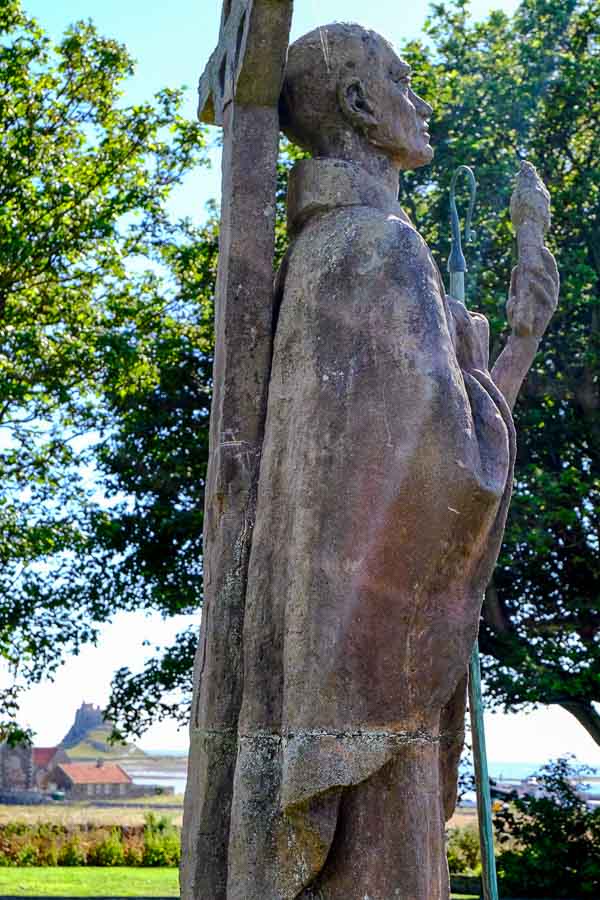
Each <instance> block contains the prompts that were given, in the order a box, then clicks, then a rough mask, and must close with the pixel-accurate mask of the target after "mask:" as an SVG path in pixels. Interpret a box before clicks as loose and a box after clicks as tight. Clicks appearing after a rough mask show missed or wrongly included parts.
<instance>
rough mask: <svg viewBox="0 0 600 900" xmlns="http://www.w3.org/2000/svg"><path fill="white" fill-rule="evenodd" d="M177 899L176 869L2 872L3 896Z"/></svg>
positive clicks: (0, 893) (65, 869)
mask: <svg viewBox="0 0 600 900" xmlns="http://www.w3.org/2000/svg"><path fill="white" fill-rule="evenodd" d="M3 894H4V895H9V896H12V897H32V896H33V897H36V896H37V897H178V896H179V881H178V873H177V869H126V868H114V869H97V868H93V867H92V866H84V867H81V868H79V867H73V868H70V867H65V868H56V869H55V868H45V869H38V868H27V869H21V868H14V869H13V868H7V869H0V896H2V895H3Z"/></svg>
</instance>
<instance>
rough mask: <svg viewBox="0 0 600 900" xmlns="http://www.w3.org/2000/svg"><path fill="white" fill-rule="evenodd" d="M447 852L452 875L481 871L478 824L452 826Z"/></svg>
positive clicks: (472, 873) (449, 832)
mask: <svg viewBox="0 0 600 900" xmlns="http://www.w3.org/2000/svg"><path fill="white" fill-rule="evenodd" d="M446 853H447V856H448V868H449V869H450V872H451V874H452V875H463V874H465V875H474V874H478V873H479V872H480V871H481V852H480V849H479V832H478V830H477V826H476V825H465V826H464V828H451V829H450V830H449V831H448V842H447V846H446Z"/></svg>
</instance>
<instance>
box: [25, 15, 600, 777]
mask: <svg viewBox="0 0 600 900" xmlns="http://www.w3.org/2000/svg"><path fill="white" fill-rule="evenodd" d="M23 5H24V7H25V9H26V10H27V11H28V12H29V13H30V14H32V15H34V16H36V17H37V18H38V19H39V21H40V24H42V25H43V26H44V27H45V28H46V30H47V31H49V32H50V34H51V35H52V36H53V37H55V38H59V37H60V35H61V34H62V32H63V31H64V29H65V28H66V27H67V26H68V25H69V24H70V23H72V22H74V21H76V20H77V19H81V18H91V19H93V20H94V22H95V23H96V24H97V26H98V28H99V29H100V30H101V31H102V32H103V33H104V34H106V35H108V36H111V37H115V38H117V39H118V40H120V41H122V42H124V43H125V44H126V45H127V46H128V48H129V50H130V52H131V53H132V55H133V56H134V58H135V59H136V60H137V70H136V74H135V76H134V77H133V78H132V79H131V81H130V83H129V84H128V85H127V89H126V100H128V101H130V102H137V101H140V100H144V99H148V98H149V97H151V95H152V94H153V93H154V92H156V91H157V90H159V89H160V88H161V87H165V86H169V87H179V86H182V85H187V86H188V90H187V93H186V108H185V109H186V112H187V114H188V115H189V116H190V117H192V116H194V114H195V93H196V90H195V88H196V83H197V80H198V76H199V74H200V72H201V70H202V68H203V67H204V64H205V62H206V60H207V59H208V56H209V55H210V52H211V51H212V49H213V47H214V45H215V43H216V41H217V38H218V29H219V20H220V10H221V0H179V2H176V3H165V2H164V0H23ZM516 6H517V2H516V0H492V2H489V0H473V2H472V4H471V9H472V12H473V15H474V16H475V17H476V18H482V17H484V16H485V15H487V13H488V12H489V11H490V10H491V9H503V10H504V11H506V12H508V13H510V12H512V11H514V9H515V8H516ZM427 9H428V4H426V3H423V2H415V3H412V4H408V3H404V4H400V3H398V2H397V0H376V2H375V0H374V2H371V3H370V4H369V3H365V2H364V0H296V9H295V13H294V21H293V32H292V36H293V37H294V36H298V35H300V34H303V33H304V32H305V31H308V30H310V29H312V28H314V27H316V26H317V25H323V24H327V23H328V22H332V21H335V20H345V21H358V22H360V23H361V24H363V25H366V26H368V27H371V28H374V29H375V30H377V31H379V32H381V33H382V34H384V35H385V36H386V37H387V38H389V39H390V40H391V41H393V42H395V43H399V42H401V41H402V40H404V39H406V38H410V37H416V36H418V35H419V34H420V32H421V28H422V24H423V22H424V19H425V17H426V14H427ZM434 114H435V113H434ZM212 159H213V163H214V165H213V169H212V171H210V172H204V171H202V172H199V173H196V174H194V175H192V176H190V178H189V179H188V180H187V181H186V184H185V185H184V187H183V188H182V189H181V190H180V191H179V193H178V195H177V199H176V203H175V208H176V210H177V212H178V213H180V214H182V215H189V216H191V217H192V218H194V219H197V220H201V219H202V218H203V216H204V207H205V203H206V202H207V201H208V200H209V199H210V198H217V197H218V193H219V181H220V178H219V171H218V151H216V150H215V151H213V153H212ZM197 618H198V621H199V616H198V617H197ZM190 621H193V619H192V620H190V618H189V617H188V618H186V617H183V616H180V617H178V619H177V620H176V621H171V622H168V623H163V622H161V621H160V620H159V619H158V618H157V617H147V616H144V615H142V614H135V613H130V614H124V613H120V614H119V615H118V616H117V617H116V619H115V622H114V623H112V624H111V625H107V626H105V627H104V628H103V629H102V636H101V641H100V644H99V646H98V647H97V648H92V647H90V648H87V649H84V650H83V651H82V653H81V655H80V656H79V657H76V658H73V659H71V660H69V661H68V662H67V664H66V665H65V666H64V667H63V668H62V670H61V671H60V672H59V674H58V676H57V679H56V681H55V683H54V685H51V684H49V683H43V684H41V685H39V686H36V687H35V688H34V689H32V690H31V691H30V692H29V694H28V696H27V697H26V699H25V702H24V712H25V716H26V718H27V720H28V722H29V724H30V725H31V726H32V727H33V728H34V729H35V730H36V731H37V733H38V743H40V744H51V743H54V742H57V741H59V740H60V739H61V738H62V737H63V736H64V734H65V733H66V731H67V729H68V727H69V725H70V724H71V720H72V718H73V715H74V712H75V709H76V707H77V706H79V704H80V702H81V700H83V699H85V700H88V701H93V702H95V703H99V704H101V705H103V704H105V703H106V700H107V697H108V688H109V684H110V677H111V674H112V672H113V671H114V670H115V669H116V668H117V667H119V666H121V665H129V666H131V667H132V668H133V669H136V668H140V667H141V666H142V665H143V661H144V659H145V658H146V656H147V655H148V652H149V650H148V648H147V647H146V646H144V645H143V640H144V639H148V640H149V641H150V643H151V645H152V646H154V645H157V644H164V643H168V642H169V641H171V640H172V639H173V638H174V636H175V634H176V633H177V631H178V630H180V628H182V627H183V626H184V625H186V624H188V623H189V622H190ZM486 729H487V735H488V744H489V753H490V757H491V759H493V760H496V761H526V762H529V761H532V762H538V761H544V760H546V759H548V758H550V757H552V756H558V755H560V754H564V753H567V752H573V753H576V754H577V755H578V756H579V758H580V759H583V760H586V761H588V762H591V763H595V764H596V765H600V754H599V752H598V748H597V746H596V745H595V744H594V743H593V741H592V740H591V738H589V737H588V736H587V735H586V733H585V732H584V731H583V729H582V728H581V727H580V726H579V725H577V724H576V723H575V721H574V719H573V718H572V717H571V716H569V715H568V713H565V712H563V711H562V710H560V709H557V708H551V709H540V710H538V711H536V712H534V713H532V714H531V715H527V716H526V715H523V714H521V715H511V716H505V715H491V714H488V715H487V716H486ZM186 742H187V737H186V734H185V732H184V731H183V732H182V731H180V732H178V731H177V730H176V728H175V727H174V726H173V724H172V723H165V724H164V725H160V726H156V727H155V728H153V729H152V730H151V732H150V733H148V735H147V736H146V738H145V739H144V740H143V741H142V742H141V743H142V746H146V747H148V748H161V747H162V748H169V747H172V748H181V749H184V748H185V746H186Z"/></svg>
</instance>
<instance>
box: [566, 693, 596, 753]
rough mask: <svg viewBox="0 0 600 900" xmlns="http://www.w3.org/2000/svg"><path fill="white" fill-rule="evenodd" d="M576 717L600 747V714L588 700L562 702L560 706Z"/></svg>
mask: <svg viewBox="0 0 600 900" xmlns="http://www.w3.org/2000/svg"><path fill="white" fill-rule="evenodd" d="M558 705H559V706H562V708H563V709H566V711H567V712H569V713H571V715H572V716H575V718H576V719H577V721H578V722H579V724H580V725H583V727H584V728H585V730H586V731H587V733H588V734H589V735H590V737H591V738H592V739H593V740H594V741H595V742H596V743H597V744H598V745H599V746H600V713H598V712H596V710H595V709H594V706H593V704H592V703H589V702H588V701H586V700H561V701H560V703H559V704H558Z"/></svg>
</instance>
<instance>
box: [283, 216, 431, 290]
mask: <svg viewBox="0 0 600 900" xmlns="http://www.w3.org/2000/svg"><path fill="white" fill-rule="evenodd" d="M296 245H297V250H298V252H299V255H300V256H301V257H303V258H304V260H305V261H306V262H307V263H308V264H309V265H310V266H311V268H312V267H319V268H320V267H321V266H323V267H325V268H329V269H331V268H332V267H337V266H340V265H343V266H344V267H345V268H347V269H348V270H349V271H352V272H356V273H357V274H362V273H363V272H364V270H365V267H368V268H369V269H370V270H371V271H374V270H376V269H377V270H380V271H381V273H382V274H384V273H385V274H386V275H387V276H388V277H389V278H392V279H397V278H398V277H402V280H403V281H405V280H406V277H407V274H408V273H409V272H411V271H412V272H413V273H414V275H415V277H420V276H422V275H424V274H426V275H427V276H431V277H435V278H436V280H437V277H438V276H437V268H436V265H435V262H434V260H433V256H432V254H431V251H430V249H429V247H428V246H427V244H426V242H425V240H424V239H423V238H422V236H421V235H420V234H419V232H418V231H417V230H416V229H415V228H414V226H413V225H412V224H411V223H410V222H409V221H408V220H407V219H406V218H403V217H402V216H401V215H398V214H395V213H390V212H386V211H384V210H381V209H376V208H374V207H370V206H351V207H338V208H336V209H332V210H330V211H327V212H325V211H324V212H323V213H322V214H321V215H315V216H314V217H312V218H311V219H310V220H308V221H307V222H306V223H305V225H304V227H303V228H302V230H301V231H300V232H299V234H298V235H297V243H296Z"/></svg>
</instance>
